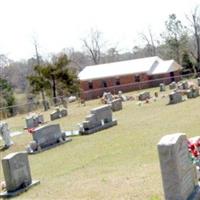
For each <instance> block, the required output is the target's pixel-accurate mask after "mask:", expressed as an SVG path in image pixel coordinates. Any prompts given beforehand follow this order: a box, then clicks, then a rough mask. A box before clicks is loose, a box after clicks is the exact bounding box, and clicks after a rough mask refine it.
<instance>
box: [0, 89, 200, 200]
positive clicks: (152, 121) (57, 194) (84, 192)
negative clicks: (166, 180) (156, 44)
mask: <svg viewBox="0 0 200 200" xmlns="http://www.w3.org/2000/svg"><path fill="white" fill-rule="evenodd" d="M155 90H156V89H155V88H154V89H151V90H150V91H155ZM157 90H158V89H157ZM168 92H169V91H168ZM131 94H135V93H131ZM167 103H168V97H167V98H161V99H159V100H158V101H156V102H152V103H149V104H144V105H142V106H139V105H137V104H136V101H129V102H124V103H123V110H122V111H119V112H115V113H114V117H115V118H116V119H117V120H118V125H117V126H114V127H112V128H110V129H106V130H104V131H101V132H98V133H95V134H92V135H89V136H77V137H73V140H72V142H70V143H66V144H64V145H61V146H58V147H56V148H54V149H50V150H48V151H45V152H42V153H40V154H36V155H31V156H29V161H30V165H31V171H32V178H33V179H38V180H40V181H41V183H40V185H37V186H35V187H33V188H32V189H30V190H29V191H27V192H25V193H23V194H22V195H20V196H18V197H16V199H20V200H21V199H31V200H33V199H34V200H35V199H42V200H45V199H53V200H54V199H55V200H57V199H70V200H72V199H87V200H88V199H91V200H93V199H94V200H102V199H106V200H107V199H108V200H109V199H120V200H124V199H127V200H128V199H134V200H146V199H147V200H161V199H163V190H162V182H161V173H160V166H159V161H158V155H157V149H156V148H157V147H156V145H157V143H158V141H159V140H160V138H161V137H162V136H163V135H166V134H170V133H175V132H183V133H187V135H188V137H190V136H196V135H199V134H200V122H199V119H200V112H199V108H200V97H199V98H196V99H190V100H187V101H185V102H182V103H179V104H176V105H167ZM99 105H101V104H100V101H99V100H94V101H88V102H86V106H85V107H83V106H79V105H78V104H77V103H72V104H70V106H69V116H67V117H65V118H62V119H60V120H56V121H54V122H53V123H60V125H61V127H62V129H67V130H71V129H76V128H77V127H76V124H77V123H79V122H81V121H82V120H83V119H84V118H85V116H86V115H87V114H88V113H89V110H90V109H91V108H93V107H97V106H99ZM44 116H45V119H46V120H49V112H45V113H44ZM24 117H25V115H20V116H17V117H14V118H10V119H7V120H6V121H7V122H8V123H9V126H10V128H11V129H12V130H21V129H22V128H23V127H24V126H25V122H24ZM13 140H14V142H15V145H14V146H12V147H11V148H10V149H9V150H7V151H4V152H1V157H3V156H5V155H7V154H8V153H10V152H15V151H21V150H24V148H25V146H26V145H27V144H28V143H29V141H30V140H31V135H29V134H28V133H26V134H23V135H20V136H16V137H14V138H13ZM0 167H1V165H0ZM0 170H1V171H0V180H3V174H2V169H0Z"/></svg>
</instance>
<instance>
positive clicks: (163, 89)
mask: <svg viewBox="0 0 200 200" xmlns="http://www.w3.org/2000/svg"><path fill="white" fill-rule="evenodd" d="M165 90H166V89H165V84H164V83H161V84H160V92H164V91H165Z"/></svg>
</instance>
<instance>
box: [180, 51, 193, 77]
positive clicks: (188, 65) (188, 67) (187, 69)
mask: <svg viewBox="0 0 200 200" xmlns="http://www.w3.org/2000/svg"><path fill="white" fill-rule="evenodd" d="M182 66H183V70H182V72H183V74H187V73H196V69H195V66H194V64H193V63H192V61H191V58H190V55H189V53H188V52H187V51H185V52H184V53H183V57H182Z"/></svg>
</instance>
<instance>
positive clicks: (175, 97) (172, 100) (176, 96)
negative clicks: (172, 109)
mask: <svg viewBox="0 0 200 200" xmlns="http://www.w3.org/2000/svg"><path fill="white" fill-rule="evenodd" d="M180 102H182V95H181V93H179V92H172V93H170V94H169V104H176V103H180Z"/></svg>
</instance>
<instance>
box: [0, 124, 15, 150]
mask: <svg viewBox="0 0 200 200" xmlns="http://www.w3.org/2000/svg"><path fill="white" fill-rule="evenodd" d="M0 136H1V137H2V139H3V141H4V148H9V147H10V146H11V145H12V144H13V141H12V140H11V136H10V130H9V128H8V124H7V123H6V122H3V121H2V122H0Z"/></svg>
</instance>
